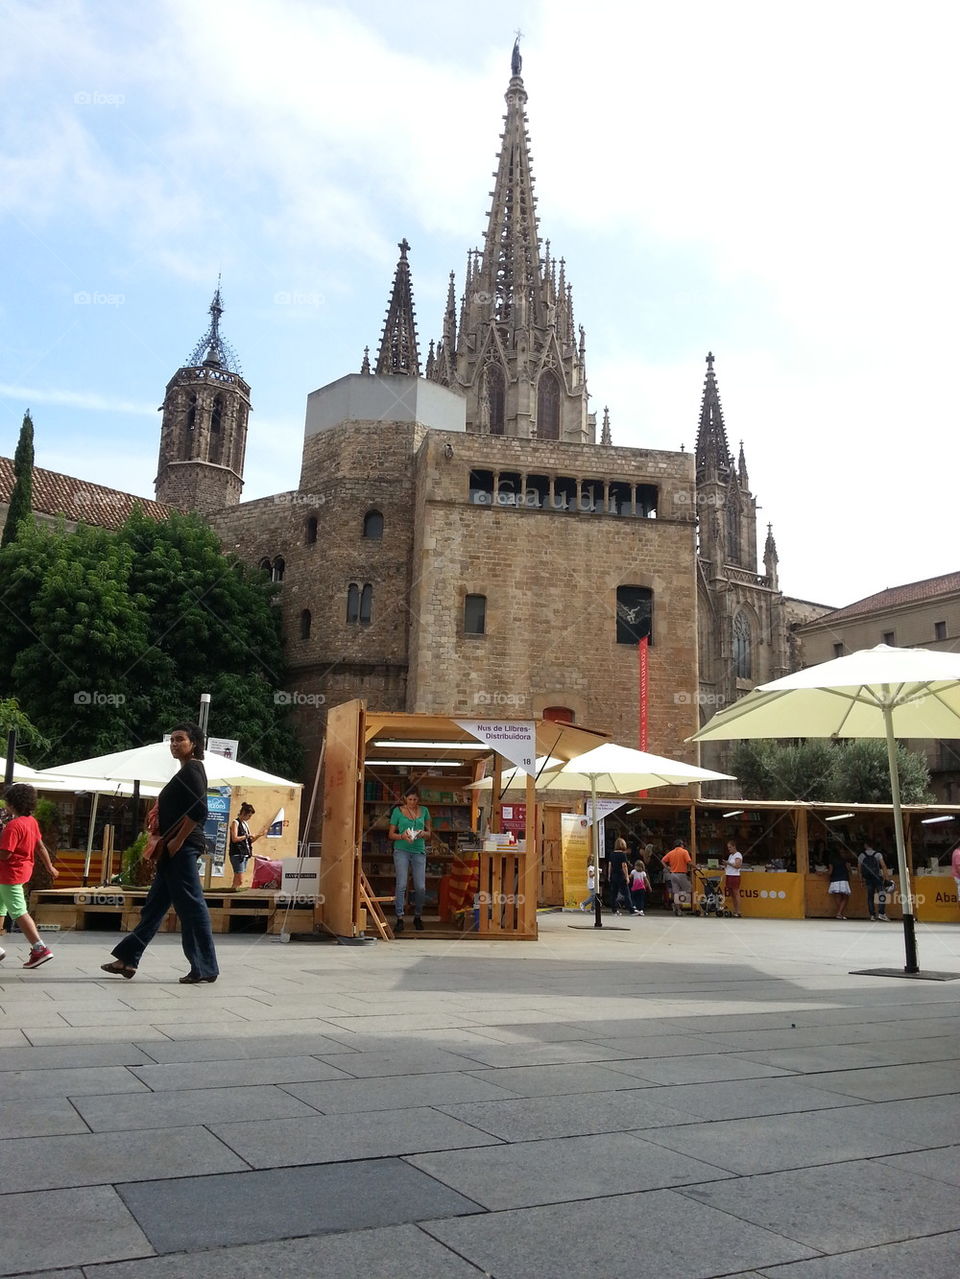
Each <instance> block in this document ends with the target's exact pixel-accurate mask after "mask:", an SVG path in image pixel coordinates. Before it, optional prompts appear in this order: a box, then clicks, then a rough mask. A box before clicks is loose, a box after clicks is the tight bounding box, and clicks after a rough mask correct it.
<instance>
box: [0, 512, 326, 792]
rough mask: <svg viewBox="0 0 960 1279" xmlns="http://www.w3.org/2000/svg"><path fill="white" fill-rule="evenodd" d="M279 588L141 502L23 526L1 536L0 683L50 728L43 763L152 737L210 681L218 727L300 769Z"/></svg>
mask: <svg viewBox="0 0 960 1279" xmlns="http://www.w3.org/2000/svg"><path fill="white" fill-rule="evenodd" d="M274 593H275V588H273V587H271V586H270V584H269V583H268V582H266V581H265V580H264V578H263V576H262V574H259V573H255V572H252V571H250V570H248V569H247V568H245V567H244V566H243V565H241V564H239V563H238V562H236V561H234V560H231V559H228V558H227V557H226V556H224V555H223V554H222V553H221V551H220V548H219V544H218V542H217V539H216V537H215V535H214V534H213V533H212V532H211V530H210V529H209V528H208V527H207V526H206V525H205V524H203V523H202V521H200V520H199V519H198V518H196V517H192V516H180V515H174V516H172V517H171V518H170V519H169V520H166V521H164V522H162V523H157V522H155V521H153V520H150V519H148V518H147V517H146V516H145V515H143V514H142V512H139V511H136V512H134V514H133V515H132V516H131V517H130V519H129V520H128V521H127V523H126V524H125V525H124V527H123V528H122V529H121V530H119V532H116V533H113V532H109V531H107V530H104V529H100V528H90V527H84V526H82V525H81V526H80V527H78V529H77V530H76V532H75V533H71V534H64V533H63V530H62V529H61V530H59V531H58V530H51V529H47V528H40V527H38V526H36V525H30V526H24V528H23V531H22V533H21V535H20V537H18V539H17V540H16V541H15V542H12V543H11V544H10V545H9V546H7V547H6V548H3V549H2V550H0V606H2V611H3V623H4V624H3V625H2V626H0V688H2V687H3V686H4V685H8V686H10V687H12V688H14V689H15V690H16V692H17V695H18V696H19V698H20V701H21V702H22V704H23V706H24V707H25V708H26V710H27V711H28V712H29V714H30V716H31V718H32V719H33V720H34V721H35V722H36V724H37V725H38V726H39V728H40V729H41V730H42V731H43V732H44V733H46V734H47V736H48V737H50V738H51V739H52V743H53V744H52V748H51V751H50V756H49V758H48V759H47V760H46V762H47V763H49V764H56V763H62V762H64V761H65V760H67V759H79V758H85V757H86V756H89V755H98V754H103V753H106V752H108V751H114V750H120V749H123V748H124V747H127V746H131V745H138V744H140V743H142V742H149V741H156V740H157V739H158V737H159V736H160V733H161V732H162V731H164V730H165V729H169V728H170V726H171V724H173V723H174V722H176V721H177V720H181V719H184V718H195V717H196V714H197V707H198V705H199V699H200V694H201V693H202V692H209V693H211V694H212V699H213V700H212V714H211V723H210V731H211V732H212V733H213V734H214V735H216V736H231V737H236V738H238V739H239V740H240V742H241V750H242V753H243V758H244V759H245V760H246V761H248V762H250V763H252V764H254V765H256V766H258V767H261V768H265V769H268V770H269V771H272V772H279V773H283V774H284V775H285V776H296V775H297V773H298V771H299V768H300V765H301V762H302V756H301V752H300V749H299V745H298V743H297V741H296V738H295V737H294V735H293V733H292V731H291V730H290V728H289V726H288V724H287V723H286V720H285V718H284V711H283V708H282V707H280V706H278V705H276V703H275V701H274V694H275V690H277V689H281V688H283V686H284V681H285V677H286V671H285V665H284V659H283V651H282V645H281V637H280V628H279V615H278V610H277V609H276V608H275V607H274V606H273V604H272V599H273V595H274Z"/></svg>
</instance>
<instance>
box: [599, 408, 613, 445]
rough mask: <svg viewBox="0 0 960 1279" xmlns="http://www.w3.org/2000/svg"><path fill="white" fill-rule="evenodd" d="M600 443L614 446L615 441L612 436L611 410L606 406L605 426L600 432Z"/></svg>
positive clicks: (604, 410)
mask: <svg viewBox="0 0 960 1279" xmlns="http://www.w3.org/2000/svg"><path fill="white" fill-rule="evenodd" d="M600 443H601V444H612V443H613V439H612V437H611V435H610V409H609V408H608V406H607V405H606V404H605V405H604V406H603V426H602V428H601V430H600Z"/></svg>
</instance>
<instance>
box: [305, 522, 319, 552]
mask: <svg viewBox="0 0 960 1279" xmlns="http://www.w3.org/2000/svg"><path fill="white" fill-rule="evenodd" d="M303 540H304V541H305V542H306V544H307V546H313V544H314V543H315V542H316V540H317V517H316V516H315V515H311V516H310V518H309V519H308V520H307V523H306V527H305V529H304V533H303Z"/></svg>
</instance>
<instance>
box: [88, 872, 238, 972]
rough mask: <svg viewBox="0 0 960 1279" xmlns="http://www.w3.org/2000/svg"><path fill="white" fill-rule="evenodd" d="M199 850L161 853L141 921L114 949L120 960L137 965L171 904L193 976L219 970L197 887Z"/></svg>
mask: <svg viewBox="0 0 960 1279" xmlns="http://www.w3.org/2000/svg"><path fill="white" fill-rule="evenodd" d="M198 852H202V849H197V848H187V847H184V848H181V849H180V851H179V852H178V853H175V854H174V856H173V857H170V856H168V855H167V854H166V853H164V854H163V855H162V856H161V858H160V860H159V862H158V863H157V870H156V874H155V875H154V877H153V883H152V884H151V885H150V891H149V892H148V893H147V900H146V901H145V902H144V903H143V909H142V910H141V911H140V923H139V924H137V926H136V928H135V929H134V930H133V932H132V933H129V934H128V935H127V936H126V937H124V939H123V941H121V942H120V943H119V944H118V945H116V946H115V947H114V948H113V955H114V956H115V957H116V958H117V959H119V960H120V962H121V963H124V964H129V965H130V967H131V968H136V967H137V965H138V964H139V963H140V956H141V955H142V954H143V952H144V951H145V950H146V948H147V947H148V946H149V945H150V943H151V942H152V941H153V939H154V937H155V936H156V935H157V930H158V929H159V927H160V925H161V924H162V923H163V917H164V915H166V913H167V911H168V910H169V909H170V907H171V906H172V907H173V909H174V910H175V911H176V912H177V916H178V918H179V920H180V943H181V945H182V946H183V953H184V954H185V955H186V957H187V959H188V960H189V961H190V971H191V973H193V974H194V976H196V977H216V976H217V975H218V973H219V972H220V968H219V966H218V964H217V952H216V950H215V949H214V945H213V929H212V928H211V927H210V912H209V910H207V903H206V901H205V900H204V896H203V889H202V888H201V887H200V873H199V871H198V869H197V853H198Z"/></svg>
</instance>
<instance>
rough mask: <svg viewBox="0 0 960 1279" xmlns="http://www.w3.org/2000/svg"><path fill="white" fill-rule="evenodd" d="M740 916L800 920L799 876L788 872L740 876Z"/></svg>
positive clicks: (755, 871) (801, 902)
mask: <svg viewBox="0 0 960 1279" xmlns="http://www.w3.org/2000/svg"><path fill="white" fill-rule="evenodd" d="M729 905H730V898H729V896H728V897H727V906H728V907H729ZM740 914H741V915H745V916H753V917H754V918H756V919H803V915H804V901H803V876H802V875H793V874H791V873H790V872H789V871H762V870H748V871H744V872H743V874H742V875H741V876H740Z"/></svg>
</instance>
